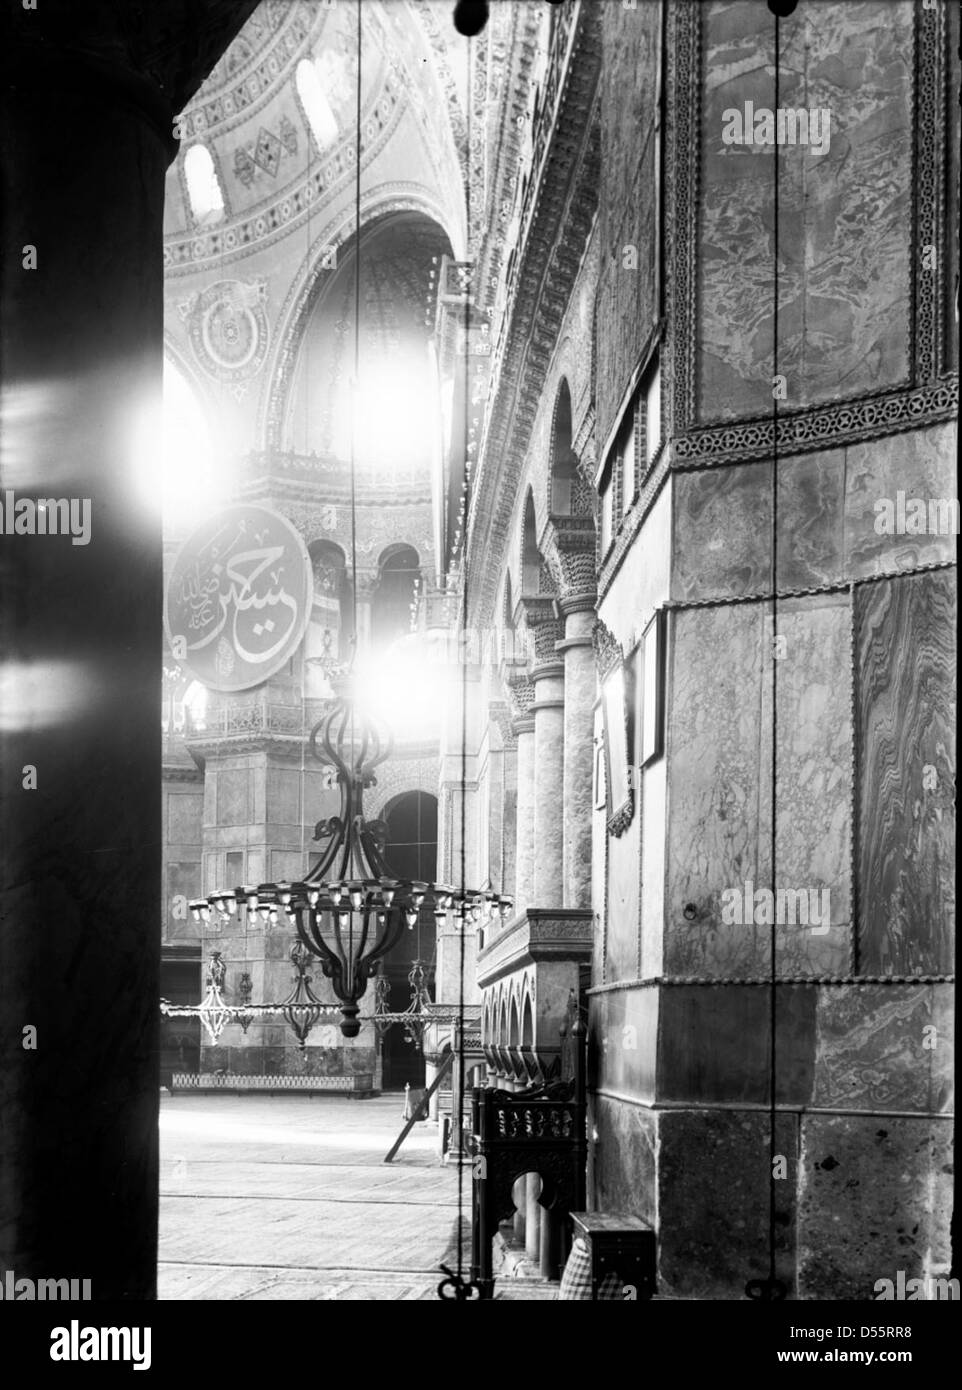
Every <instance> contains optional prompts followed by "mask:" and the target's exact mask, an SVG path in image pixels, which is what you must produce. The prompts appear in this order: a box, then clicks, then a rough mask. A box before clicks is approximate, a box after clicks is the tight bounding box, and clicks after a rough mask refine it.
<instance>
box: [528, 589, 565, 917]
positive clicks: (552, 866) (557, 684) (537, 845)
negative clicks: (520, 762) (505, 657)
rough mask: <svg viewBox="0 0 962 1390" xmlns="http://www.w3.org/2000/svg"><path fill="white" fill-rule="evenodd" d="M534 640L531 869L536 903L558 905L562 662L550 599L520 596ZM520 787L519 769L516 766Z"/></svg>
mask: <svg viewBox="0 0 962 1390" xmlns="http://www.w3.org/2000/svg"><path fill="white" fill-rule="evenodd" d="M522 603H523V604H524V608H525V621H526V623H527V626H528V630H529V631H530V632H531V634H532V637H533V641H534V662H533V665H532V670H531V677H532V680H533V682H534V700H533V701H532V703H531V711H532V713H533V714H534V874H533V890H534V901H533V903H532V904H531V905H532V906H535V907H561V905H562V896H563V880H564V857H563V854H564V835H563V820H564V805H563V798H564V735H565V667H564V662H563V660H561V659H559V657H558V654H557V652H556V650H555V648H556V644H557V642H558V639H559V638H560V637H561V636H562V629H561V620H560V619H559V618H558V617H557V616H556V610H555V604H554V600H553V599H550V598H544V597H540V598H523V599H522ZM519 792H520V769H519Z"/></svg>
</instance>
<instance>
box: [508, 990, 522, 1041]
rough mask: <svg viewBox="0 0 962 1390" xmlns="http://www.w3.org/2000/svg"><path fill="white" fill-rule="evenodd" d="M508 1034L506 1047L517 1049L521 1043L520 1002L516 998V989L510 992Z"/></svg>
mask: <svg viewBox="0 0 962 1390" xmlns="http://www.w3.org/2000/svg"><path fill="white" fill-rule="evenodd" d="M509 1029H510V1031H509V1033H508V1046H509V1047H517V1046H518V1044H519V1043H520V1042H521V1001H520V999H519V998H518V991H517V988H515V989H514V990H512V997H511V1005H510V1012H509Z"/></svg>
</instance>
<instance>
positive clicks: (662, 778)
mask: <svg viewBox="0 0 962 1390" xmlns="http://www.w3.org/2000/svg"><path fill="white" fill-rule="evenodd" d="M643 779H644V780H643V795H644V803H643V814H642V826H641V835H642V864H641V978H642V979H643V980H646V979H650V978H651V977H652V976H653V975H660V974H661V970H662V964H663V960H664V922H665V843H666V835H667V805H666V799H667V783H668V770H667V766H666V763H665V759H664V758H663V757H662V758H659V759H658V760H657V762H654V763H650V764H649V765H648V767H646V768H645V771H644V773H643Z"/></svg>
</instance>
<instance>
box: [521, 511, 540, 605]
mask: <svg viewBox="0 0 962 1390" xmlns="http://www.w3.org/2000/svg"><path fill="white" fill-rule="evenodd" d="M540 592H541V551H540V550H539V549H538V532H537V527H536V524H535V516H534V496H533V495H532V493H531V490H530V488H529V489H528V495H527V497H526V498H525V503H524V520H523V522H522V528H521V593H522V594H523V595H524V596H525V597H526V598H531V597H533V596H534V595H536V594H538V593H540Z"/></svg>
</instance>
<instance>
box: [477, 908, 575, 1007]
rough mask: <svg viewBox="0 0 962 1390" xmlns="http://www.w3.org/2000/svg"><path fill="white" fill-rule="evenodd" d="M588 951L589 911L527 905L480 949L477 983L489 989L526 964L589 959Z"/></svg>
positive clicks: (536, 964)
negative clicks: (523, 910) (524, 910)
mask: <svg viewBox="0 0 962 1390" xmlns="http://www.w3.org/2000/svg"><path fill="white" fill-rule="evenodd" d="M591 952H592V914H591V913H590V912H589V911H582V910H579V909H576V908H550V909H548V908H546V909H539V908H529V909H528V910H527V912H525V913H522V915H521V916H520V917H517V918H515V920H514V921H513V922H510V923H509V924H508V926H507V927H506V928H505V929H504V930H503V931H501V932H499V933H498V935H497V936H495V937H494V938H493V940H491V941H490V942H488V943H486V944H485V945H484V946H483V947H482V948H481V949H480V950H479V952H478V967H477V971H478V984H479V986H480V987H481V988H482V989H488V988H490V987H491V986H492V985H493V984H496V983H497V982H498V981H499V980H500V979H502V978H503V977H504V976H506V975H510V974H514V973H515V972H518V971H522V970H524V969H526V968H527V967H529V966H534V967H537V966H538V965H549V964H560V963H563V962H565V961H577V962H579V963H581V962H588V961H590V960H591ZM519 984H520V978H519Z"/></svg>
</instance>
